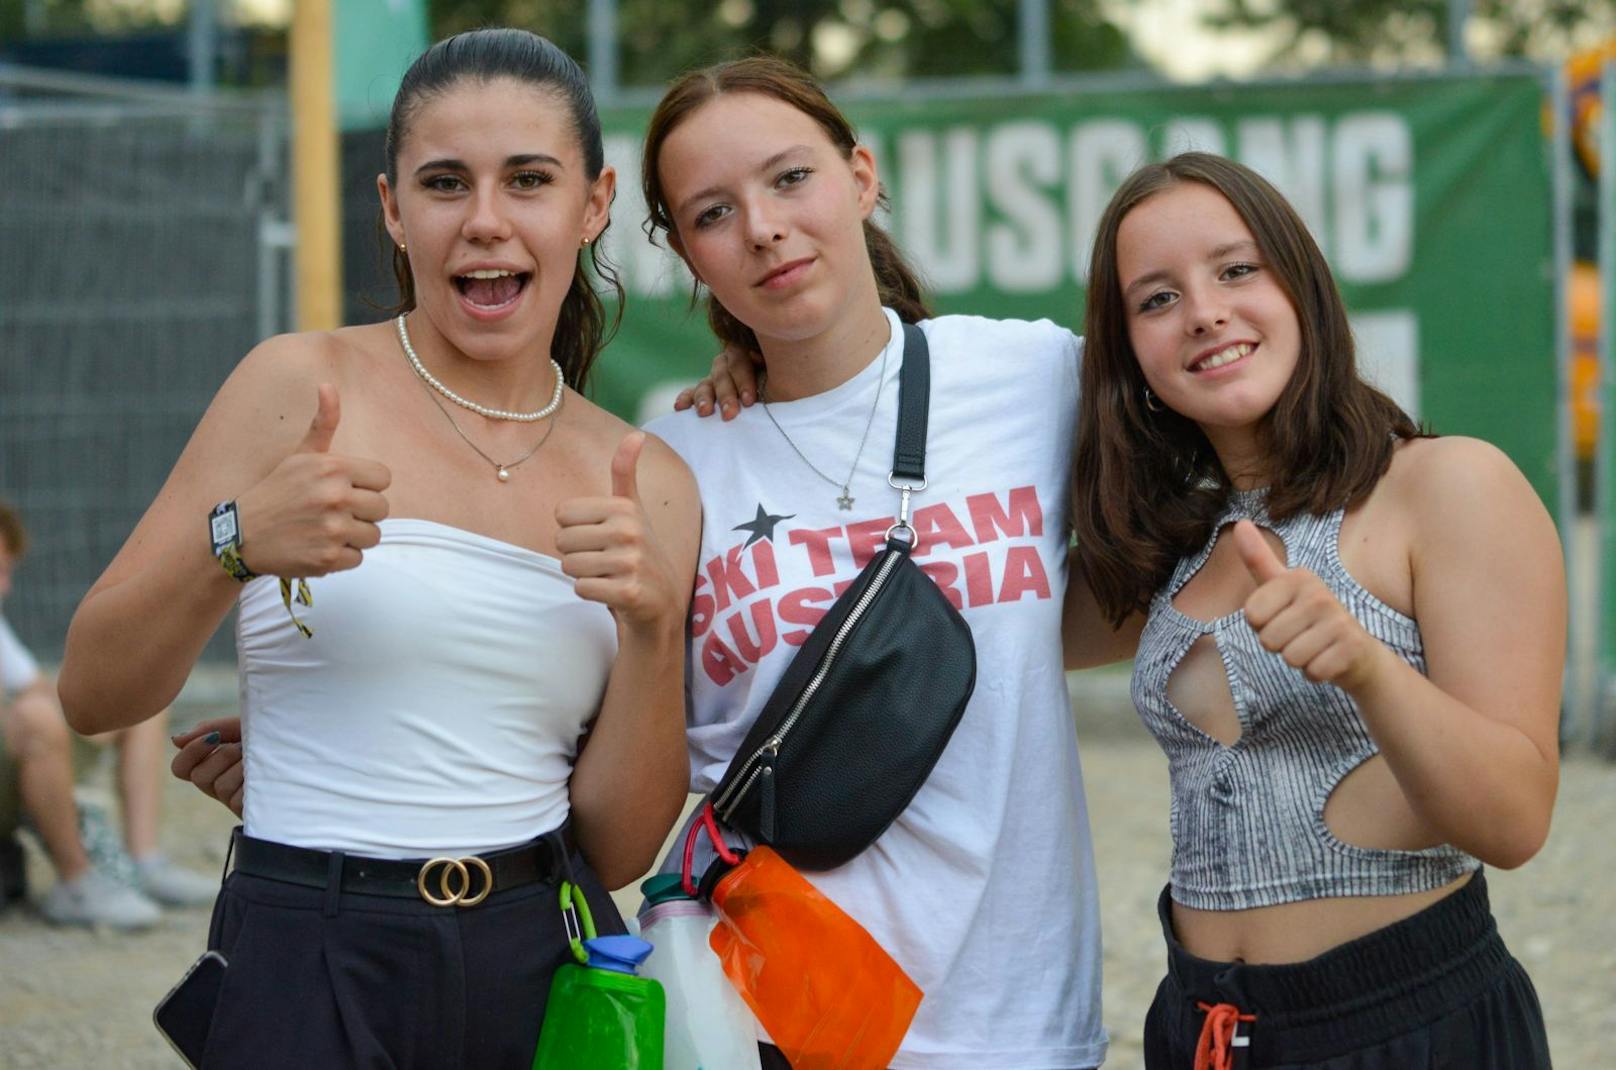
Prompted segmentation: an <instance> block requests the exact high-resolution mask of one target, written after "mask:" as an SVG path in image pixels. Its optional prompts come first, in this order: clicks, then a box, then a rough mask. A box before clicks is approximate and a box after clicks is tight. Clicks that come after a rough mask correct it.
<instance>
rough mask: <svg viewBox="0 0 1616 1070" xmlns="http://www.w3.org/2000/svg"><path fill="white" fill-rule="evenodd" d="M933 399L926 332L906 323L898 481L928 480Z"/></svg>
mask: <svg viewBox="0 0 1616 1070" xmlns="http://www.w3.org/2000/svg"><path fill="white" fill-rule="evenodd" d="M930 403H931V350H930V349H929V348H928V347H927V345H926V333H925V332H924V331H922V330H921V329H920V328H919V327H916V326H915V325H914V324H913V323H905V324H904V325H903V366H902V367H901V368H899V369H898V441H897V444H896V445H895V446H894V447H893V450H892V478H893V480H894V481H895V482H903V483H915V484H922V483H925V482H926V412H927V409H928V408H929V406H930Z"/></svg>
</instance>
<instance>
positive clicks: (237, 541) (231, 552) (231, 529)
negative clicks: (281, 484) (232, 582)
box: [208, 501, 258, 583]
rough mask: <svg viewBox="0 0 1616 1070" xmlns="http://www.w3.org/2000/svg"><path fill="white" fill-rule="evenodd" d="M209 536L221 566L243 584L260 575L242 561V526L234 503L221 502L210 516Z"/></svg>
mask: <svg viewBox="0 0 1616 1070" xmlns="http://www.w3.org/2000/svg"><path fill="white" fill-rule="evenodd" d="M208 529H209V534H210V535H211V536H212V539H213V556H214V557H217V558H218V559H219V565H220V566H221V567H222V568H223V569H224V570H225V571H226V572H228V573H229V574H230V575H232V576H234V577H235V578H236V579H237V580H240V581H241V582H242V583H246V582H247V581H248V580H250V579H253V578H254V577H256V576H257V575H258V573H256V572H254V571H253V570H252V569H250V568H248V567H247V563H246V562H245V561H243V560H242V559H241V524H240V522H239V521H238V520H237V518H236V503H235V502H234V501H228V502H220V503H219V504H218V505H215V506H214V507H213V512H211V513H209V514H208Z"/></svg>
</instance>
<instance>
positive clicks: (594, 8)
mask: <svg viewBox="0 0 1616 1070" xmlns="http://www.w3.org/2000/svg"><path fill="white" fill-rule="evenodd" d="M589 79H590V82H591V83H592V88H593V89H594V91H595V99H596V100H597V101H599V102H600V103H601V104H605V105H610V104H612V103H613V102H614V101H615V99H616V97H617V0H589Z"/></svg>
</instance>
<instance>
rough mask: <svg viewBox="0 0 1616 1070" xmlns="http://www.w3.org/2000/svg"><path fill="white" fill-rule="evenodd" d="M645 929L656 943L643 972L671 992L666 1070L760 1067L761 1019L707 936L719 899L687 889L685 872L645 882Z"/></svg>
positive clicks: (664, 1052)
mask: <svg viewBox="0 0 1616 1070" xmlns="http://www.w3.org/2000/svg"><path fill="white" fill-rule="evenodd" d="M640 891H641V892H642V893H643V894H644V895H645V898H646V902H647V904H648V905H647V907H646V909H645V910H643V911H642V912H641V913H640V933H641V934H642V935H643V936H644V937H645V939H647V940H649V941H650V942H651V943H652V945H654V947H655V950H654V951H652V952H651V956H650V958H648V959H646V960H645V963H644V964H643V965H642V966H641V967H640V975H641V976H643V977H654V978H656V979H657V980H658V981H660V982H662V987H663V989H664V990H665V991H666V992H667V995H668V1015H667V1031H666V1033H665V1034H664V1040H663V1046H662V1066H663V1070H759V1066H760V1063H759V1061H758V1041H757V1037H758V1034H757V1020H756V1019H755V1018H753V1017H752V1012H751V1010H750V1009H748V1007H747V1006H746V1002H745V1001H744V1000H742V999H741V996H740V993H739V992H736V991H735V986H734V985H732V984H730V983H729V978H728V977H725V976H724V968H723V966H721V965H720V964H719V961H718V956H717V955H716V954H714V953H713V949H712V947H711V946H710V945H709V944H708V943H707V937H708V936H709V934H711V933H712V931H713V924H714V922H715V921H716V918H715V917H714V915H713V910H712V907H710V906H708V905H707V904H706V903H703V902H700V901H699V900H695V899H691V898H690V897H689V896H688V895H686V894H685V891H684V888H683V887H681V885H680V882H679V874H677V873H663V874H659V875H657V876H655V877H652V878H650V879H649V880H647V881H645V882H644V883H643V884H641V885H640Z"/></svg>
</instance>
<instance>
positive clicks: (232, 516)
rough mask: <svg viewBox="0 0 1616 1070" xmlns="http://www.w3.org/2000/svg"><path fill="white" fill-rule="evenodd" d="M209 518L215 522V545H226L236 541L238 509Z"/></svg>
mask: <svg viewBox="0 0 1616 1070" xmlns="http://www.w3.org/2000/svg"><path fill="white" fill-rule="evenodd" d="M209 519H210V520H211V522H212V524H213V545H214V546H216V547H219V546H226V545H228V544H230V543H233V542H235V541H236V511H235V510H234V509H231V510H228V511H227V512H224V513H220V514H218V515H217V516H213V517H210V518H209Z"/></svg>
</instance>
